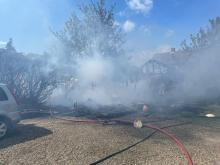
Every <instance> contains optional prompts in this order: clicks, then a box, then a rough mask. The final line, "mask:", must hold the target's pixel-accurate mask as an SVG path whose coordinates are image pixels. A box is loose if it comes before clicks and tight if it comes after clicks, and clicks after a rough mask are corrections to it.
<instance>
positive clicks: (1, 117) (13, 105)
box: [0, 84, 20, 139]
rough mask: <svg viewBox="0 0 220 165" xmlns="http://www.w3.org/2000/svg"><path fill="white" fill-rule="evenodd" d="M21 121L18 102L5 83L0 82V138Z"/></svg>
mask: <svg viewBox="0 0 220 165" xmlns="http://www.w3.org/2000/svg"><path fill="white" fill-rule="evenodd" d="M19 121H20V114H19V111H18V104H17V102H16V100H15V98H14V96H13V95H12V93H11V92H10V91H9V89H8V88H7V86H6V85H5V84H0V139H2V138H3V137H5V136H6V135H7V134H8V133H9V132H10V131H11V130H13V128H14V126H15V124H16V123H18V122H19Z"/></svg>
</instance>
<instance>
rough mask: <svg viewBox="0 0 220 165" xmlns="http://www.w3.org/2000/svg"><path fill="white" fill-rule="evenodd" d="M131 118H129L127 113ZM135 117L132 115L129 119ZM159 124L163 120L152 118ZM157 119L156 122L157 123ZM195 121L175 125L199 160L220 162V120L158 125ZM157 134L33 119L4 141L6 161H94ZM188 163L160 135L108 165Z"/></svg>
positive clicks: (1, 144) (76, 163)
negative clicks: (151, 134)
mask: <svg viewBox="0 0 220 165" xmlns="http://www.w3.org/2000/svg"><path fill="white" fill-rule="evenodd" d="M127 117H128V116H127ZM129 118H131V116H130V117H129ZM150 120H151V122H152V123H154V124H155V121H157V119H154V118H151V119H150ZM152 120H155V121H154V122H153V121H152ZM189 121H193V123H192V124H184V125H181V126H173V127H171V128H169V130H171V131H172V132H173V133H175V134H176V135H177V136H178V137H180V138H181V139H182V141H183V142H184V144H185V146H186V147H187V149H188V151H189V152H190V154H191V155H192V158H193V160H194V163H195V164H201V165H202V164H204V165H213V164H215V165H218V164H219V162H220V155H219V152H220V145H219V143H220V142H219V136H220V133H219V129H220V127H219V124H220V123H219V121H218V120H215V121H212V122H211V121H210V120H209V119H202V118H200V119H189V118H188V119H185V118H177V119H173V120H160V121H158V122H157V124H158V125H160V126H164V125H173V124H177V123H180V122H189ZM151 132H152V130H149V129H135V128H132V127H128V126H111V125H87V124H76V123H72V122H67V121H62V120H58V119H47V118H44V119H28V120H24V121H22V123H21V124H19V126H18V130H17V133H16V135H11V136H10V137H8V138H7V139H4V140H3V141H1V142H0V148H1V150H0V155H1V156H0V162H1V164H74V165H85V164H91V163H93V162H95V161H96V160H99V159H101V158H103V157H105V156H107V155H109V154H112V153H114V152H116V151H119V150H121V149H123V148H125V147H127V146H129V145H131V144H133V143H135V142H137V141H139V140H141V139H143V138H144V137H146V136H147V135H149V134H150V133H151ZM161 162H163V164H167V165H168V164H169V165H171V164H173V165H175V164H187V162H186V161H185V160H184V158H183V157H182V156H181V154H180V152H178V150H177V147H176V146H175V145H173V143H172V142H171V141H170V140H169V139H168V138H167V137H166V136H164V135H161V134H160V133H156V134H155V135H153V136H152V137H150V138H149V139H147V140H146V141H144V142H142V143H140V144H138V145H136V146H135V147H132V148H130V149H128V150H126V151H124V152H123V153H121V154H118V155H116V156H115V157H113V158H110V159H108V160H106V161H104V162H103V163H102V164H111V165H112V164H115V165H117V164H158V165H159V164H161Z"/></svg>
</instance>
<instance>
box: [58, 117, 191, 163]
mask: <svg viewBox="0 0 220 165" xmlns="http://www.w3.org/2000/svg"><path fill="white" fill-rule="evenodd" d="M55 118H57V119H61V120H65V121H71V122H78V123H86V124H105V123H111V122H113V123H115V124H120V125H121V124H123V125H133V122H130V121H123V120H71V119H64V118H59V117H55ZM143 127H145V128H150V129H154V130H156V131H159V132H161V133H162V134H164V135H166V136H167V137H169V138H170V139H171V140H172V141H174V142H175V143H176V144H177V146H178V148H179V150H180V152H181V153H182V155H183V156H184V157H185V159H186V160H187V161H188V165H193V161H192V158H191V156H190V154H189V152H188V151H187V149H186V148H185V146H184V145H183V143H182V142H181V140H180V139H179V138H178V137H176V136H175V135H174V134H172V133H170V132H169V131H167V130H165V129H162V128H160V127H158V126H155V125H147V124H146V125H143Z"/></svg>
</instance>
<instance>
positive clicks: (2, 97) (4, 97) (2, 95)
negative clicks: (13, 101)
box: [0, 87, 8, 101]
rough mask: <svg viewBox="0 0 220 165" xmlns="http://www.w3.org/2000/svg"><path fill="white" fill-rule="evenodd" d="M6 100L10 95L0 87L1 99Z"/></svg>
mask: <svg viewBox="0 0 220 165" xmlns="http://www.w3.org/2000/svg"><path fill="white" fill-rule="evenodd" d="M6 100H8V97H7V95H6V93H5V91H4V90H3V89H2V88H1V87H0V101H6Z"/></svg>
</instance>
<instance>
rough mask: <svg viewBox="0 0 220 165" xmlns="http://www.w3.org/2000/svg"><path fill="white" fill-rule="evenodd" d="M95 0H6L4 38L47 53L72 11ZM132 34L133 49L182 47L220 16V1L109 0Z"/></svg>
mask: <svg viewBox="0 0 220 165" xmlns="http://www.w3.org/2000/svg"><path fill="white" fill-rule="evenodd" d="M88 2H89V0H22V1H21V0H0V42H2V41H7V40H8V39H9V38H10V37H12V38H13V39H14V45H15V47H16V48H17V49H18V50H19V51H22V52H26V53H28V52H35V53H42V52H43V51H45V50H47V49H48V47H49V45H50V42H51V41H52V40H53V36H52V34H51V32H50V30H49V28H50V27H51V28H53V29H55V30H61V29H62V27H63V25H64V23H65V21H66V20H67V19H68V16H69V15H70V13H71V12H72V11H75V12H76V13H77V12H78V10H77V6H78V5H79V4H81V3H88ZM113 3H115V4H116V9H115V12H116V15H115V17H116V21H117V23H118V24H119V25H120V26H121V27H122V28H123V29H124V31H125V33H126V38H127V43H126V45H125V47H126V49H127V50H128V51H129V52H145V51H155V50H157V51H163V50H166V49H169V48H170V47H178V46H179V44H180V42H181V41H182V40H183V39H185V38H189V35H190V34H191V33H195V32H197V31H198V30H199V28H200V27H205V26H206V25H207V24H208V19H210V18H213V17H216V16H220V0H208V1H207V0H107V4H108V5H111V4H113Z"/></svg>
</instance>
